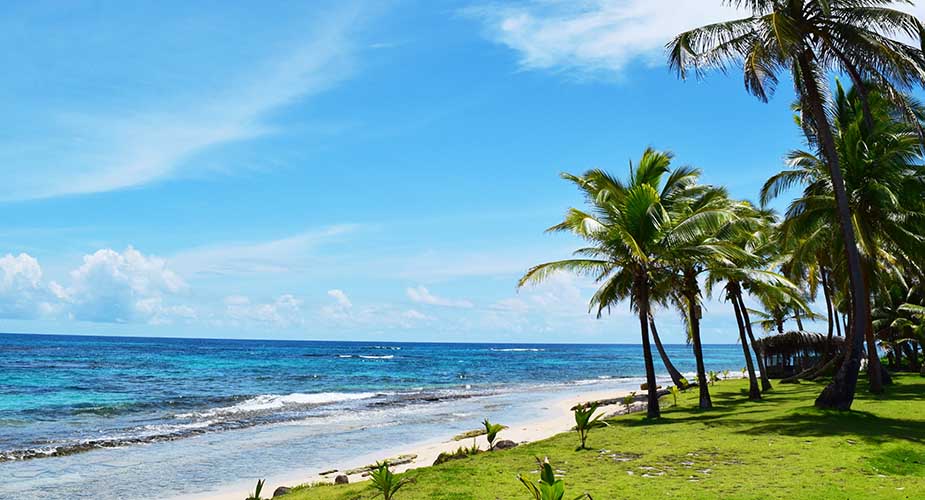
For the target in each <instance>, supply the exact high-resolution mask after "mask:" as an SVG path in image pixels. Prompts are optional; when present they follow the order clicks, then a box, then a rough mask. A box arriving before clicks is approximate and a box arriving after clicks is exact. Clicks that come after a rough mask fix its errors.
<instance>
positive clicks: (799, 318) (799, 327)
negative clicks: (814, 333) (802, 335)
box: [793, 311, 803, 332]
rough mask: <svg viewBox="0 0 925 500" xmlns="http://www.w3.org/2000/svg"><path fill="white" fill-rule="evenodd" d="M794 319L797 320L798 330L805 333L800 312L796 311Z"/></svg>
mask: <svg viewBox="0 0 925 500" xmlns="http://www.w3.org/2000/svg"><path fill="white" fill-rule="evenodd" d="M793 317H794V319H796V320H797V330H799V331H801V332H802V331H803V318H801V317H800V311H794V313H793Z"/></svg>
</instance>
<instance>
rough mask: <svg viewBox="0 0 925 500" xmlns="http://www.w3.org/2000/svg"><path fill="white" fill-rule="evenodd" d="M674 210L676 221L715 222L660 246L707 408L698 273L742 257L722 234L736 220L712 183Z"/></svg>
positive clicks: (709, 404)
mask: <svg viewBox="0 0 925 500" xmlns="http://www.w3.org/2000/svg"><path fill="white" fill-rule="evenodd" d="M674 213H675V216H676V219H677V220H678V221H686V220H698V219H699V218H703V217H709V219H710V220H711V221H712V222H713V223H714V225H713V226H712V230H707V229H708V228H706V227H700V228H699V230H698V231H696V232H693V233H691V234H689V235H687V238H686V240H685V244H683V245H678V244H674V245H665V246H664V247H663V248H662V255H663V261H664V262H666V263H667V266H668V268H669V269H670V270H671V271H672V272H671V273H669V274H667V275H666V282H665V283H666V285H667V286H668V287H670V288H672V289H673V290H675V292H674V293H673V294H672V297H673V299H674V302H675V303H676V304H677V305H678V307H679V309H680V310H681V311H682V313H683V316H684V318H685V320H686V321H687V324H688V331H689V335H690V340H691V343H692V344H693V349H694V359H695V362H696V366H697V386H698V390H699V392H700V403H699V405H700V408H701V409H709V408H712V407H713V401H712V400H711V398H710V391H709V388H708V384H707V382H708V380H707V375H706V367H705V365H704V359H703V343H702V341H701V337H700V316H701V313H700V311H701V300H702V294H701V290H700V282H699V276H700V274H701V273H703V272H704V271H706V270H707V269H709V268H710V267H712V266H715V265H722V266H727V267H728V266H731V262H732V259H734V258H736V257H741V256H740V253H741V252H740V249H738V248H737V247H735V246H734V245H732V244H731V243H730V242H729V241H726V240H725V239H724V238H722V237H721V232H722V231H723V230H724V228H726V227H728V226H729V225H730V224H733V223H734V222H735V220H736V213H735V210H734V205H733V203H732V202H731V201H730V200H729V197H728V195H727V193H726V190H725V189H722V188H717V187H713V186H697V187H696V189H691V190H689V193H688V203H687V204H685V205H684V206H683V207H682V208H681V209H679V210H675V212H674ZM672 223H674V221H672ZM679 226H680V225H679Z"/></svg>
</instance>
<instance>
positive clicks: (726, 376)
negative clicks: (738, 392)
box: [723, 370, 729, 380]
mask: <svg viewBox="0 0 925 500" xmlns="http://www.w3.org/2000/svg"><path fill="white" fill-rule="evenodd" d="M728 379H729V370H723V380H728Z"/></svg>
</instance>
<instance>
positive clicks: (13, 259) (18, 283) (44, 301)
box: [0, 253, 54, 319]
mask: <svg viewBox="0 0 925 500" xmlns="http://www.w3.org/2000/svg"><path fill="white" fill-rule="evenodd" d="M53 299H54V297H53V296H52V295H51V294H50V293H49V292H48V291H47V290H46V289H45V287H44V286H43V285H42V267H41V266H40V265H39V262H38V260H36V259H35V258H34V257H32V256H31V255H29V254H25V253H21V254H19V255H17V256H13V255H11V254H6V255H5V256H3V257H0V317H4V318H16V319H30V318H35V317H39V316H44V315H46V314H49V313H51V312H52V311H53V308H54V306H53V305H52V304H51V303H50V300H53Z"/></svg>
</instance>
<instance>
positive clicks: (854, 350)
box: [797, 48, 870, 410]
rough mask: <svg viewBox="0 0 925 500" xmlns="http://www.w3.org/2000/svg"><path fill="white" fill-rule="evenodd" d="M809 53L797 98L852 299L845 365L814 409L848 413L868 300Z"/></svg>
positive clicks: (803, 57)
mask: <svg viewBox="0 0 925 500" xmlns="http://www.w3.org/2000/svg"><path fill="white" fill-rule="evenodd" d="M811 58H812V52H811V51H810V49H808V48H807V49H805V50H804V51H803V52H801V53H800V55H799V57H798V61H797V62H798V65H799V73H800V75H799V76H800V77H801V82H800V83H802V87H803V88H802V92H801V94H802V95H801V97H802V101H803V104H804V105H805V107H806V109H808V110H809V113H810V115H811V116H812V120H813V124H814V125H815V129H816V136H817V138H818V140H819V144H820V145H821V146H822V152H823V154H824V156H825V160H826V164H827V166H828V167H829V175H830V176H831V177H832V191H833V193H834V194H835V204H836V207H837V216H838V223H839V226H841V232H842V238H843V239H844V242H845V249H844V250H845V256H846V258H847V261H848V280H849V284H850V286H851V294H852V296H853V297H854V301H853V302H854V315H853V318H852V321H853V323H854V325H853V326H854V334H855V335H854V339H852V340H853V341H852V342H851V344H850V345H848V346H846V350H847V351H848V353H847V355H846V358H845V362H844V363H842V366H841V368H839V370H838V372H837V373H836V374H835V378H834V379H833V380H832V383H831V384H829V385H828V386H826V388H825V389H823V390H822V393H821V394H819V397H817V398H816V407H818V408H832V409H838V410H850V409H851V403H853V402H854V393H855V391H856V390H857V384H858V371H859V370H860V367H861V350H862V349H863V346H864V344H863V343H864V337H865V335H866V332H865V330H866V329H867V325H866V323H867V316H868V312H869V310H870V297H869V296H868V295H867V290H865V287H864V278H863V275H862V270H861V255H860V253H859V252H858V246H857V242H856V240H855V237H854V227H853V225H852V222H851V207H850V205H849V204H848V194H847V193H846V192H845V180H844V178H843V177H842V171H841V163H840V162H839V159H838V152H837V151H836V149H835V138H834V137H833V136H832V129H831V127H830V126H829V119H828V116H827V115H826V112H825V108H824V102H825V101H824V98H823V96H822V92H821V91H820V89H819V85H818V82H817V81H816V72H815V70H816V68H814V67H813V63H812V59H811Z"/></svg>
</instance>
